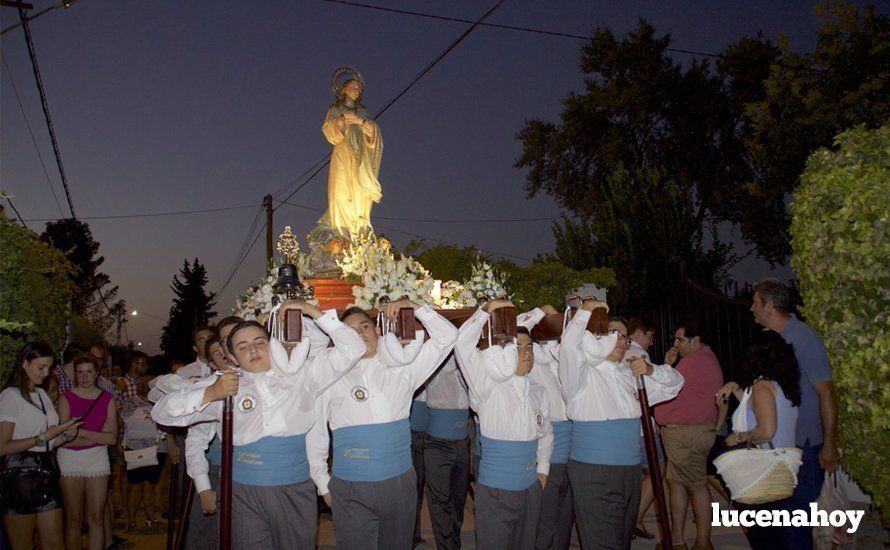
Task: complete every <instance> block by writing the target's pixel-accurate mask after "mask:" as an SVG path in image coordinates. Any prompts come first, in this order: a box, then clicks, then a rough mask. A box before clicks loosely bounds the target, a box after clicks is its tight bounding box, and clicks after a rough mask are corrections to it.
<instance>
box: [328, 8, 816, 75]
mask: <svg viewBox="0 0 890 550" xmlns="http://www.w3.org/2000/svg"><path fill="white" fill-rule="evenodd" d="M324 1H325V2H329V3H331V4H342V5H344V6H352V7H356V8H365V9H369V10H377V11H383V12H389V13H398V14H400V15H411V16H414V17H425V18H427V19H437V20H440V21H449V22H452V23H472V22H473V21H472V20H470V19H462V18H460V17H448V16H445V15H438V14H434V13H424V12H418V11H409V10H400V9H396V8H387V7H384V6H375V5H372V4H363V3H360V2H350V1H348V0H324ZM479 25H480V26H482V27H491V28H494V29H503V30H510V31H519V32H527V33H532V34H541V35H545V36H555V37H559V38H572V39H575V40H590V38H591V37H590V36H587V35H583V34H573V33H568V32H558V31H548V30H544V29H535V28H532V27H520V26H515V25H501V24H497V23H479ZM665 51H669V52H674V53H683V54H689V55H698V56H701V57H713V58H716V59H729V60H738V59H739V58H738V57H735V56H731V55H724V54H719V53H709V52H700V51H696V50H687V49H683V48H665ZM776 65H779V66H780V67H785V68H789V69H803V70H806V71H812V72H817V73H827V72H831V71H830V70H829V69H819V68H816V67H805V66H799V65H786V64H784V63H776Z"/></svg>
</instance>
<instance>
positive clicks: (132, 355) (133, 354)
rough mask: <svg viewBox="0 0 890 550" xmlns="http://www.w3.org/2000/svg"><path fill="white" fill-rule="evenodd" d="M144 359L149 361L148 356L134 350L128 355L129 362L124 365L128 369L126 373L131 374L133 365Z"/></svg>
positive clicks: (125, 370)
mask: <svg viewBox="0 0 890 550" xmlns="http://www.w3.org/2000/svg"><path fill="white" fill-rule="evenodd" d="M142 358H145V359H146V360H148V355H146V354H145V353H143V352H141V351H139V350H133V351H131V352H130V353H128V354H127V360H126V362H125V363H124V364H125V365H126V368H125V369H124V373H127V374H129V372H130V369H132V368H133V363H135V362H136V361H137V360H139V359H142Z"/></svg>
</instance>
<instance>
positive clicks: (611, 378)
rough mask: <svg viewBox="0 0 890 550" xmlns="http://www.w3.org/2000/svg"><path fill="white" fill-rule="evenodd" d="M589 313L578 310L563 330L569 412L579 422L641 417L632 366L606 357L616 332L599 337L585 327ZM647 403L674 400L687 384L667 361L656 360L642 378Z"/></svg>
mask: <svg viewBox="0 0 890 550" xmlns="http://www.w3.org/2000/svg"><path fill="white" fill-rule="evenodd" d="M589 319H590V312H589V311H585V310H578V311H577V312H576V313H575V316H574V317H573V318H572V320H571V321H570V322H569V324H568V326H566V329H565V331H564V332H563V334H562V343H561V345H560V349H559V380H560V383H561V385H562V391H563V394H564V395H565V398H566V405H567V406H566V414H567V416H568V417H569V418H570V419H572V420H576V421H592V420H615V419H623V418H639V417H640V414H641V412H640V403H639V401H638V398H637V390H636V383H635V381H634V377H633V374H632V373H631V369H630V365H629V364H627V363H626V362H625V361H623V360H622V361H621V362H617V363H616V362H613V361H607V360H606V357H608V356H609V354H610V353H612V351H613V350H614V349H615V344H616V342H617V339H618V337H617V334H615V333H610V334H608V335H606V336H595V335H593V334H591V333H590V332H589V331H588V330H587V321H588V320H589ZM643 379H644V381H645V384H646V392H647V394H648V396H649V403H650V404H652V405H655V404H656V403H661V402H662V401H667V400H670V399H673V398H674V397H676V396H677V394H678V393H680V389H682V388H683V383H684V380H683V376H682V375H681V374H680V373H678V372H677V371H676V370H674V369H673V368H671V367H669V366H667V365H654V372H653V373H652V376H644V377H643Z"/></svg>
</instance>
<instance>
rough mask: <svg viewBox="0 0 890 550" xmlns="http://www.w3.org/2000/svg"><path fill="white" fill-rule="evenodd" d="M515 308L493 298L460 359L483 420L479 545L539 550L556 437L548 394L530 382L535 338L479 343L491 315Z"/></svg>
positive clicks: (476, 318) (472, 326)
mask: <svg viewBox="0 0 890 550" xmlns="http://www.w3.org/2000/svg"><path fill="white" fill-rule="evenodd" d="M502 307H512V304H510V302H507V301H504V300H494V301H491V302H489V303H487V304H486V305H485V306H484V307H482V308H480V309H478V310H476V312H475V313H474V314H473V316H472V317H470V318H469V319H468V320H467V321H466V322H464V324H463V325H461V327H460V334H459V336H458V340H457V345H456V346H455V354H456V355H457V363H458V366H459V367H460V369H461V372H462V373H463V375H464V379H465V380H466V382H467V387H468V389H469V394H470V397H471V400H472V402H473V403H474V407H475V408H476V412H477V413H478V415H479V433H478V434H477V437H479V438H480V439H481V441H482V462H481V464H480V468H479V479H478V480H477V483H476V500H475V509H476V545H477V546H478V547H479V548H517V549H525V548H529V549H530V548H534V545H535V537H536V535H537V528H538V520H539V517H540V513H541V499H542V497H543V492H544V486H545V484H546V483H547V475H548V474H549V472H550V454H551V451H552V448H553V432H552V429H551V426H550V417H549V410H548V403H547V395H546V390H545V389H544V388H542V387H540V386H536V385H535V384H532V383H531V382H530V380H529V378H528V376H527V375H528V373H529V372H530V371H531V369H532V366H533V361H534V351H533V349H532V340H531V336H529V334H528V331H527V330H524V329H520V331H519V334H518V335H517V339H516V343H515V344H514V343H506V344H501V345H499V343H498V342H490V345H489V347H488V348H487V349H485V350H480V349H479V348H478V347H477V345H478V343H479V339H480V336H482V331H483V328H484V327H485V324H486V323H487V322H488V321H489V314H490V313H491V312H492V311H495V310H497V309H500V308H502Z"/></svg>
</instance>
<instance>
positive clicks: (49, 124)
mask: <svg viewBox="0 0 890 550" xmlns="http://www.w3.org/2000/svg"><path fill="white" fill-rule="evenodd" d="M19 19H21V22H22V30H24V31H25V43H26V44H27V45H28V56H29V57H30V58H31V68H32V69H33V70H34V79H35V80H36V81H37V91H38V92H40V106H41V107H43V116H44V118H46V127H47V129H48V130H49V138H50V141H52V144H53V153H54V154H55V155H56V164H57V165H58V166H59V175H60V176H61V178H62V187H64V188H65V198H66V199H68V208H69V209H70V210H71V218H72V219H75V220H76V219H77V214H75V212H74V202H73V201H72V200H71V190H70V189H68V178H67V177H65V167H64V165H63V164H62V153H61V151H59V141H58V140H57V139H56V131H55V129H54V128H53V119H52V117H51V116H50V114H49V105H48V104H47V102H46V91H45V90H44V89H43V79H42V78H41V76H40V66H39V65H38V64H37V54H36V53H34V43H33V41H32V40H31V28H30V27H29V26H28V21H27V18H26V17H25V10H24V9H23V8H22V7H21V6H19Z"/></svg>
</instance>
